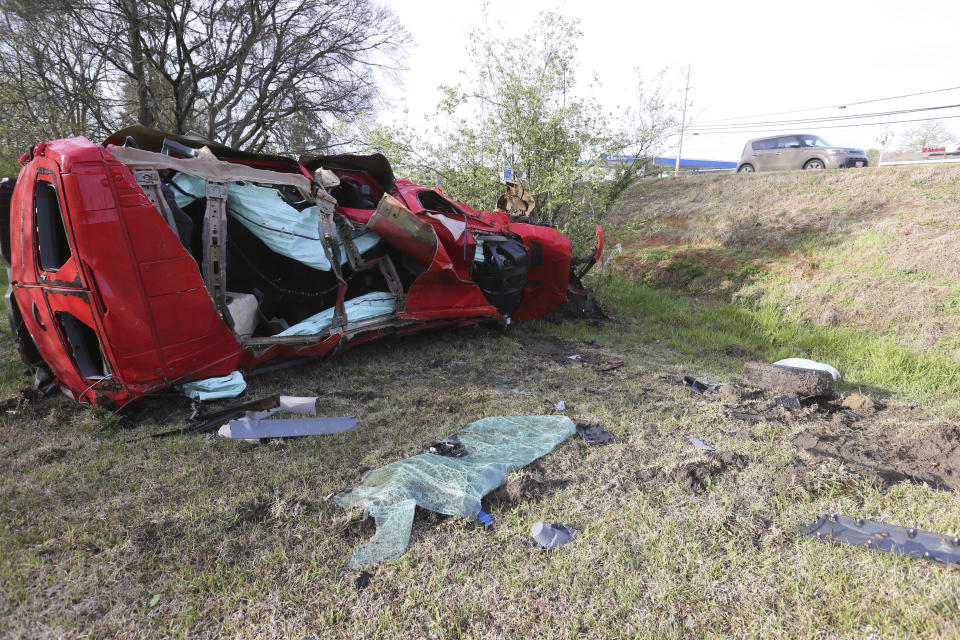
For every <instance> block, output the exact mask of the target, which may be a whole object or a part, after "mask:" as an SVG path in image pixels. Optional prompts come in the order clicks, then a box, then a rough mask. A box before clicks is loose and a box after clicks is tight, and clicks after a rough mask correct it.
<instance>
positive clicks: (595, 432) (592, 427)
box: [577, 422, 615, 444]
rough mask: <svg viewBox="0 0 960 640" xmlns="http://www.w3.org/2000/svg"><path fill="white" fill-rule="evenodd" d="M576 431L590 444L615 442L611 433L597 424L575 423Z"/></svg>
mask: <svg viewBox="0 0 960 640" xmlns="http://www.w3.org/2000/svg"><path fill="white" fill-rule="evenodd" d="M577 433H579V434H580V437H581V438H583V439H584V440H585V441H586V442H589V443H591V444H610V443H612V442H615V439H614V437H613V434H611V433H610V432H608V431H607V430H606V429H604V428H603V427H601V426H600V425H598V424H584V423H580V422H578V423H577Z"/></svg>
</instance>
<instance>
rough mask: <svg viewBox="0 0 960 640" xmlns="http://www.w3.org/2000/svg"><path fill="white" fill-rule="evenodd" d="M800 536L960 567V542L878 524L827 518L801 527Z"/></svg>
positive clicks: (850, 519)
mask: <svg viewBox="0 0 960 640" xmlns="http://www.w3.org/2000/svg"><path fill="white" fill-rule="evenodd" d="M800 535H802V536H805V537H808V538H816V539H817V540H824V541H826V542H833V543H837V544H839V543H846V544H852V545H854V546H858V547H864V548H866V549H874V550H876V551H883V552H885V553H899V554H902V555H905V556H910V557H911V558H923V559H925V560H932V561H933V562H937V563H940V564H946V565H950V566H953V567H956V566H958V565H960V538H958V537H956V536H946V535H943V534H939V533H933V532H932V531H923V530H921V529H910V528H907V527H898V526H896V525H891V524H885V523H883V522H877V521H876V520H864V519H863V518H851V517H849V516H841V515H836V514H826V515H824V516H823V517H822V518H820V519H819V520H818V521H817V522H815V523H813V524H812V525H810V526H803V525H801V526H800Z"/></svg>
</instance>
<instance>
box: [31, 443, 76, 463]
mask: <svg viewBox="0 0 960 640" xmlns="http://www.w3.org/2000/svg"><path fill="white" fill-rule="evenodd" d="M69 451H70V450H69V449H62V448H59V447H48V448H45V449H40V450H39V451H37V452H36V453H35V454H34V455H33V462H34V464H36V465H42V464H49V463H51V462H56V461H57V460H60V459H61V458H63V457H64V456H66V455H67V453H68V452H69Z"/></svg>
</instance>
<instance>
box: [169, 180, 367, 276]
mask: <svg viewBox="0 0 960 640" xmlns="http://www.w3.org/2000/svg"><path fill="white" fill-rule="evenodd" d="M172 182H173V184H174V186H175V187H176V188H175V189H174V199H175V201H176V203H177V206H178V207H180V208H181V209H182V208H183V207H186V206H188V205H189V204H190V203H191V202H193V201H194V200H196V199H197V198H200V197H202V196H203V195H204V194H205V193H206V182H205V181H204V180H202V179H201V178H195V177H193V176H190V175H187V174H185V173H181V174H180V175H178V176H177V177H176V178H174V179H173V181H172ZM227 213H228V214H230V215H231V216H233V218H234V219H235V220H237V221H238V222H240V224H242V225H243V226H244V227H246V228H247V229H248V230H249V231H250V232H251V233H252V234H254V235H255V236H257V237H258V238H259V239H260V240H262V241H263V243H264V244H265V245H267V247H269V248H270V250H271V251H273V252H275V253H279V254H280V255H283V256H287V257H288V258H293V259H294V260H296V261H298V262H302V263H303V264H305V265H307V266H310V267H313V268H314V269H320V270H321V271H330V260H329V258H327V255H326V253H325V252H324V250H323V241H322V239H321V238H320V212H319V210H318V209H317V207H316V206H311V207H307V208H306V209H304V210H303V211H298V210H297V209H296V208H294V207H292V206H290V204H288V203H287V202H286V201H284V200H283V198H281V197H280V193H279V192H278V191H277V190H276V189H271V188H269V187H259V186H256V185H253V184H246V183H244V184H241V183H236V182H231V183H230V184H229V185H228V186H227ZM353 242H354V244H356V245H357V250H358V251H359V252H360V253H364V252H366V251H369V250H370V249H372V248H373V247H375V246H376V245H377V243H378V242H380V237H379V236H378V235H377V234H375V233H373V232H370V231H367V232H364V233H361V234H359V235H357V236H355V237H354V238H353ZM346 261H347V255H346V251H344V249H343V241H342V240H340V264H344V263H345V262H346Z"/></svg>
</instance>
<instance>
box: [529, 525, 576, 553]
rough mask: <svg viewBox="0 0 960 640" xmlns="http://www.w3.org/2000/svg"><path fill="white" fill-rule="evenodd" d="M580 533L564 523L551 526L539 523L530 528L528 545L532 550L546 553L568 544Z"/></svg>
mask: <svg viewBox="0 0 960 640" xmlns="http://www.w3.org/2000/svg"><path fill="white" fill-rule="evenodd" d="M579 533H580V532H579V531H577V530H576V529H574V528H573V527H568V526H567V525H565V524H563V523H562V522H554V523H553V524H550V525H548V524H544V523H543V522H537V523H536V524H534V525H533V526H532V527H530V540H529V541H528V542H527V545H528V546H529V547H530V548H531V549H538V550H540V551H546V550H548V549H554V548H556V547H559V546H561V545H564V544H567V543H568V542H570V541H571V540H573V539H574V538H576V537H577V534H579Z"/></svg>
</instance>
